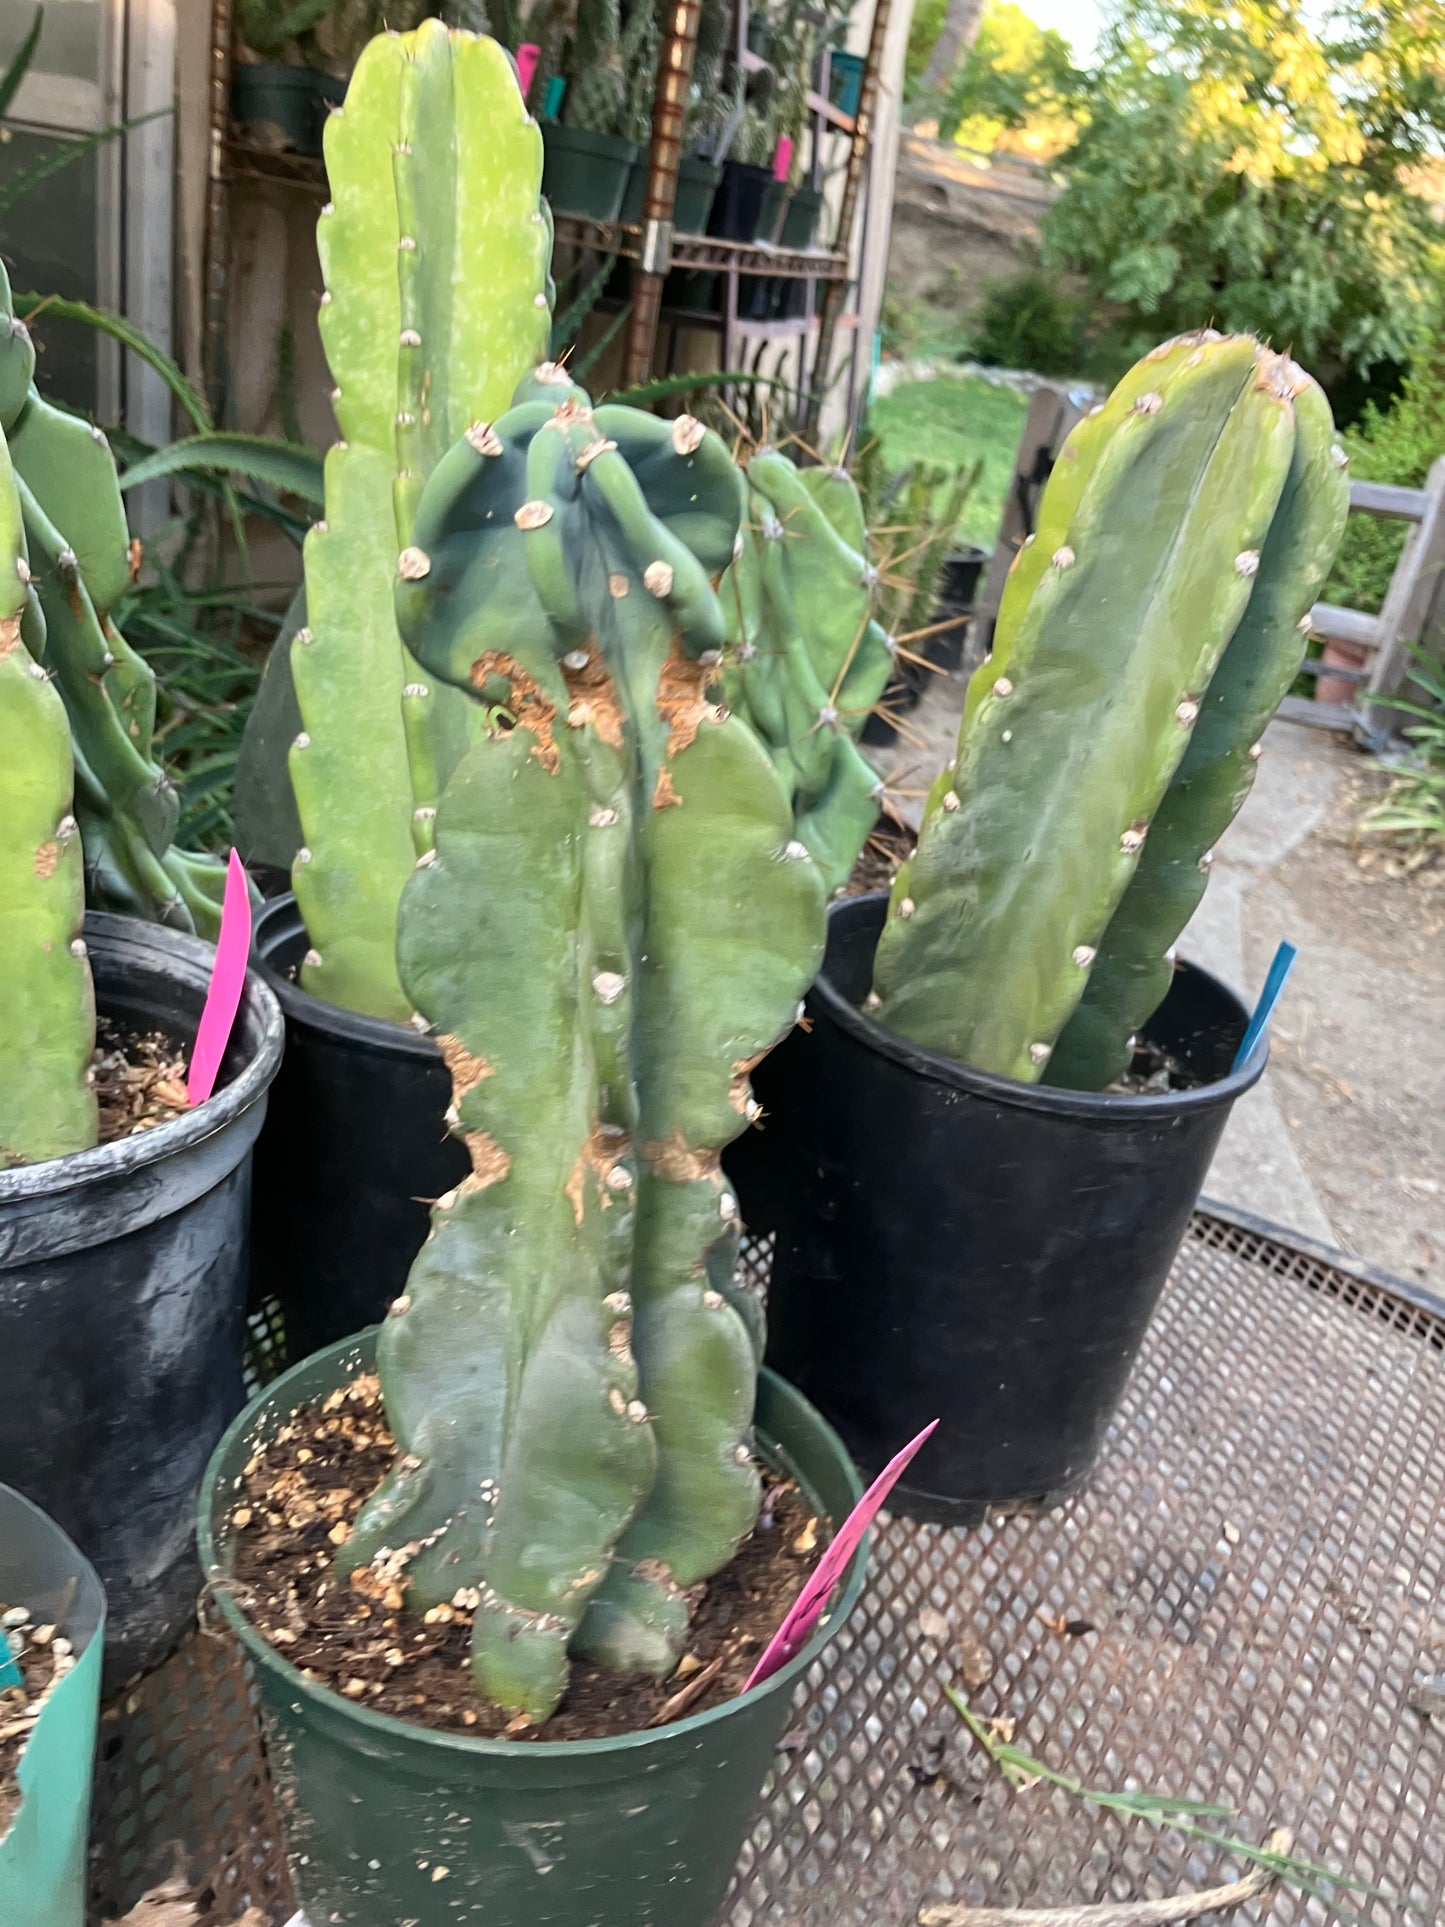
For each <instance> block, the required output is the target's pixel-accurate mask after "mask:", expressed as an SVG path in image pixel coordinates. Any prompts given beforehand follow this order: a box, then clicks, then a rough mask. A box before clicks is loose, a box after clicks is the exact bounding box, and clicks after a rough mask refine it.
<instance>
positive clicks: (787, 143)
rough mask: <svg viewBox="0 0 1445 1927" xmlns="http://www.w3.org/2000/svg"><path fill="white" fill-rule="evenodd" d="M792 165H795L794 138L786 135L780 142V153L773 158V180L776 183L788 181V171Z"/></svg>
mask: <svg viewBox="0 0 1445 1927" xmlns="http://www.w3.org/2000/svg"><path fill="white" fill-rule="evenodd" d="M792 165H793V142H792V137H791V136H790V135H788V134H784V135H783V136H782V138H781V139H780V140H779V142H778V151H777V153H776V154H774V156H773V179H774V180H775V181H785V180H787V178H788V169H789V168H790V167H791V166H792Z"/></svg>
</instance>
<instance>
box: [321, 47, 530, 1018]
mask: <svg viewBox="0 0 1445 1927" xmlns="http://www.w3.org/2000/svg"><path fill="white" fill-rule="evenodd" d="M326 165H327V172H328V175H329V178H330V182H331V194H332V199H331V202H330V204H329V206H328V207H327V208H326V209H325V210H323V212H322V215H321V220H320V223H319V226H318V230H317V236H318V242H319V245H320V251H321V265H322V272H323V275H324V277H325V282H326V291H325V293H324V295H323V296H322V308H321V332H322V339H323V342H324V344H325V348H326V355H327V360H328V362H329V363H330V366H331V374H332V379H333V381H334V382H335V384H336V385H335V391H334V395H333V401H334V404H335V409H336V416H337V420H338V422H339V423H340V425H341V433H342V437H343V439H342V440H341V441H340V442H338V443H337V444H336V446H335V447H333V448H332V449H331V451H330V452H329V454H328V455H327V457H326V516H325V520H324V521H323V522H321V523H319V524H318V525H317V526H316V527H315V528H313V529H312V531H311V532H310V534H309V535H308V536H307V538H306V594H307V626H306V628H304V629H303V630H301V631H300V632H299V634H298V635H297V637H296V640H295V643H294V644H293V646H292V650H291V667H292V672H293V675H294V679H295V685H296V696H297V701H298V703H299V706H300V711H301V718H302V732H301V734H300V735H299V736H298V737H297V739H296V743H295V746H294V747H293V749H292V752H291V758H290V767H291V781H292V786H293V788H294V790H295V794H296V801H297V806H298V809H299V812H300V817H301V824H302V829H303V831H304V834H305V839H306V840H305V846H304V848H303V849H302V850H301V851H300V852H299V853H298V855H297V858H296V863H295V868H294V871H293V880H294V883H295V889H296V897H297V901H298V903H299V904H300V907H301V913H302V916H303V918H304V919H305V923H306V929H307V933H308V935H309V938H310V942H311V949H310V952H309V954H308V956H307V958H306V961H305V963H304V964H303V966H302V973H301V981H302V984H303V986H304V987H305V988H306V989H307V990H310V991H313V992H314V993H315V994H316V995H317V996H320V997H325V998H327V999H328V1000H329V1001H330V1002H332V1003H337V1004H343V1005H345V1006H347V1007H348V1008H350V1009H352V1010H358V1011H362V1012H365V1013H367V1014H368V1015H371V1016H376V1017H389V1018H393V1019H398V1020H401V1019H405V1018H407V1017H408V1016H409V1015H410V1014H411V1008H412V1006H411V1003H410V1000H409V999H408V998H407V997H406V996H405V995H404V993H403V991H402V988H401V985H400V983H399V981H398V979H397V974H396V961H395V949H396V907H397V902H398V900H399V898H400V896H401V889H402V885H403V883H404V882H405V881H406V878H407V876H408V874H409V873H410V870H411V867H412V865H413V863H414V862H415V860H416V857H417V855H418V853H419V852H420V851H424V850H426V849H427V848H429V847H430V843H431V835H432V820H433V818H434V816H435V812H436V803H437V797H438V794H439V791H440V786H441V784H442V783H443V782H444V781H445V779H446V776H447V774H448V773H449V772H450V770H451V769H452V768H453V767H454V765H455V763H456V761H457V759H458V757H459V756H460V754H461V752H462V750H463V748H464V747H465V743H466V739H467V732H468V730H469V728H471V727H472V724H471V722H470V718H469V705H468V704H467V703H466V702H465V700H464V699H462V698H461V697H458V696H456V695H455V694H453V693H452V692H450V691H446V690H438V691H433V690H432V689H431V687H430V684H429V683H428V682H427V680H426V678H425V676H424V675H423V674H422V672H421V671H420V670H419V669H418V668H417V665H416V663H415V662H414V661H412V660H411V658H410V657H409V656H408V655H407V653H406V651H405V649H404V648H403V646H402V642H401V638H400V636H399V635H398V633H397V627H396V617H395V613H394V610H393V607H392V585H393V581H394V578H395V568H396V557H397V555H398V554H399V553H400V551H401V550H402V549H404V548H405V547H406V546H407V544H408V542H409V541H410V534H411V521H412V517H413V516H414V514H415V512H416V505H417V502H418V500H419V498H420V494H421V490H422V487H423V485H424V484H425V482H426V478H427V476H428V475H429V474H430V473H431V470H432V469H433V467H434V466H435V465H436V463H437V461H438V460H439V459H440V457H441V455H442V454H443V452H444V451H445V450H446V449H448V448H450V447H451V445H452V443H453V442H454V441H456V439H457V437H458V436H459V435H460V434H461V433H462V432H463V430H464V429H465V428H466V427H467V425H468V424H469V423H470V422H473V421H477V420H483V421H485V420H489V419H490V418H491V417H492V416H494V415H496V414H499V413H500V412H501V411H502V409H504V408H505V407H506V405H507V401H508V399H509V397H510V395H511V393H512V390H513V389H514V388H515V386H516V384H517V382H518V380H519V379H520V378H521V376H522V375H523V373H524V372H525V371H526V370H527V369H528V368H530V367H532V366H533V365H534V364H535V363H536V361H537V359H538V357H539V356H540V355H541V354H542V353H543V352H544V351H545V347H546V341H547V332H548V325H549V304H548V297H547V286H548V280H547V276H548V267H549V262H550V256H551V233H550V229H549V225H548V222H547V218H546V215H545V214H544V212H543V210H542V206H541V201H540V192H541V178H542V144H541V135H540V133H539V131H538V129H537V127H536V126H535V124H534V123H533V122H532V121H531V120H530V119H529V118H528V115H527V111H526V109H525V107H524V106H523V104H522V98H521V95H520V94H519V93H518V91H517V82H516V76H515V74H514V72H513V69H512V66H511V63H510V61H509V60H508V58H507V56H506V54H505V53H504V52H503V51H502V49H501V48H500V47H499V46H497V44H496V43H495V42H494V41H491V40H487V39H483V38H478V37H475V36H473V35H470V34H464V33H454V32H453V33H449V32H448V31H447V29H446V28H445V27H443V26H441V25H440V24H439V23H438V22H437V21H434V20H432V21H427V22H425V23H424V24H423V25H422V26H420V27H418V28H417V30H416V31H415V32H414V33H410V34H386V35H383V36H381V37H380V38H379V39H377V40H374V41H372V43H371V44H370V46H368V47H367V49H366V51H365V52H364V53H363V55H362V57H361V59H360V60H359V61H358V63H357V66H356V70H355V72H354V73H353V75H352V77H351V83H350V86H349V88H348V90H347V96H346V104H345V106H344V107H343V108H342V109H341V111H340V112H339V113H335V114H333V115H332V116H331V118H330V120H329V121H328V123H327V127H326Z"/></svg>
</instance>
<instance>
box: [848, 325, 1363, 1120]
mask: <svg viewBox="0 0 1445 1927" xmlns="http://www.w3.org/2000/svg"><path fill="white" fill-rule="evenodd" d="M1348 503H1349V491H1348V486H1347V483H1346V480H1345V475H1344V456H1343V454H1342V452H1341V451H1340V449H1339V448H1338V446H1337V445H1336V443H1335V440H1334V429H1333V424H1332V422H1331V419H1330V412H1329V408H1328V405H1327V403H1326V402H1325V399H1324V397H1323V395H1322V394H1321V393H1320V390H1319V389H1318V388H1317V387H1316V385H1315V383H1314V382H1313V381H1311V380H1310V378H1309V376H1308V375H1306V374H1305V373H1304V372H1303V371H1302V370H1301V369H1300V368H1298V367H1296V366H1295V364H1294V363H1293V362H1292V361H1290V360H1288V359H1287V358H1286V357H1284V356H1282V355H1277V354H1273V353H1271V352H1270V351H1269V350H1268V349H1265V348H1263V347H1261V346H1260V344H1259V343H1258V342H1256V341H1254V340H1253V339H1251V338H1250V337H1247V336H1230V337H1221V336H1220V335H1218V334H1216V333H1214V331H1213V330H1205V331H1203V332H1201V333H1199V334H1195V335H1189V336H1184V337H1181V338H1180V339H1179V340H1177V341H1173V342H1166V343H1165V344H1164V345H1163V346H1162V347H1160V348H1156V349H1155V350H1154V351H1153V352H1152V353H1151V354H1150V355H1149V356H1147V357H1146V358H1145V360H1144V361H1143V362H1141V363H1139V364H1138V366H1136V367H1135V368H1134V369H1133V370H1132V371H1131V372H1130V374H1129V375H1128V376H1126V377H1125V379H1124V381H1123V382H1122V383H1121V384H1120V385H1119V387H1118V388H1117V389H1116V390H1115V391H1114V393H1113V394H1112V395H1111V396H1110V398H1109V400H1108V401H1107V402H1106V403H1105V404H1104V406H1103V407H1102V408H1101V409H1098V410H1096V411H1095V412H1094V414H1093V415H1091V416H1089V417H1088V418H1086V419H1085V420H1084V421H1083V422H1081V423H1080V424H1079V426H1078V427H1077V428H1076V429H1075V430H1074V432H1073V433H1072V434H1071V435H1070V437H1069V439H1068V441H1067V442H1066V443H1065V444H1064V447H1063V450H1062V452H1061V454H1060V457H1059V460H1058V463H1057V465H1056V467H1055V469H1054V473H1053V475H1052V477H1051V478H1050V481H1049V484H1048V486H1047V488H1046V490H1045V492H1044V497H1043V501H1042V503H1041V504H1040V508H1039V519H1038V531H1037V534H1036V536H1035V537H1034V538H1032V539H1031V543H1030V545H1029V546H1027V547H1026V548H1024V549H1023V550H1022V551H1021V552H1020V554H1019V556H1018V558H1017V560H1016V562H1015V564H1014V568H1013V570H1012V572H1011V575H1010V578H1009V582H1008V586H1007V589H1006V591H1005V595H1004V599H1003V604H1002V607H1001V609H1000V612H999V620H998V627H997V632H996V635H995V641H994V651H993V655H992V656H991V657H990V658H989V659H988V661H986V662H985V663H984V664H983V665H982V667H981V668H980V669H979V670H978V672H977V673H976V675H975V677H974V680H973V682H972V684H971V685H970V688H969V692H968V699H967V701H966V703H965V707H964V718H963V725H962V728H961V730H960V733H959V739H958V752H957V758H956V761H955V762H954V763H952V764H950V765H949V766H948V768H947V769H945V770H944V772H943V774H942V775H941V776H940V778H939V780H938V781H937V782H936V783H935V785H934V787H933V789H932V791H931V793H930V796H929V800H928V804H927V807H926V809H925V813H924V822H923V829H922V834H921V835H920V838H919V843H918V849H917V852H916V853H915V855H914V856H913V858H912V859H911V861H910V862H908V863H907V864H905V865H904V867H903V869H902V870H900V872H899V875H898V878H897V881H896V884H895V887H894V890H893V895H892V900H891V902H890V905H889V914H888V919H887V922H886V924H885V927H884V931H883V935H882V938H881V939H880V942H879V945H878V954H877V960H876V964H875V973H874V994H873V997H872V998H871V999H870V1000H869V1005H870V1008H871V1009H873V1010H875V1011H876V1012H877V1014H878V1016H879V1018H880V1021H882V1022H884V1023H886V1024H888V1025H889V1026H890V1027H891V1028H893V1029H895V1030H898V1031H901V1032H902V1033H903V1034H904V1035H906V1036H908V1037H911V1038H913V1039H914V1040H915V1041H917V1042H918V1043H921V1044H924V1045H926V1046H928V1047H929V1048H931V1049H933V1050H937V1051H940V1052H942V1053H944V1054H946V1055H947V1056H949V1057H952V1058H954V1059H955V1060H957V1061H958V1062H960V1063H964V1064H969V1065H972V1066H974V1067H975V1068H977V1069H980V1070H984V1071H992V1072H996V1073H999V1074H1002V1075H1005V1076H1009V1077H1013V1078H1017V1079H1021V1080H1023V1081H1025V1082H1037V1081H1038V1080H1039V1079H1040V1078H1047V1080H1048V1081H1049V1082H1050V1083H1058V1084H1066V1085H1069V1086H1071V1087H1074V1088H1080V1089H1100V1088H1102V1087H1104V1086H1105V1085H1107V1084H1109V1083H1110V1082H1112V1081H1113V1080H1114V1079H1115V1078H1117V1077H1118V1075H1119V1074H1120V1073H1121V1072H1122V1071H1123V1070H1125V1069H1127V1067H1128V1064H1129V1059H1130V1052H1131V1042H1132V1039H1133V1037H1134V1036H1135V1034H1136V1033H1137V1032H1138V1030H1139V1029H1140V1027H1141V1026H1142V1025H1143V1024H1144V1023H1145V1022H1146V1020H1147V1019H1148V1018H1149V1016H1150V1015H1151V1014H1152V1013H1153V1011H1154V1009H1155V1008H1156V1007H1157V1005H1158V1003H1159V1001H1160V999H1161V998H1162V997H1163V995H1164V992H1165V990H1166V989H1167V988H1168V984H1169V978H1170V973H1171V970H1172V967H1173V962H1172V947H1173V944H1174V941H1175V939H1176V938H1177V936H1178V935H1179V933H1180V931H1181V930H1182V929H1183V927H1184V924H1185V923H1186V922H1187V920H1188V918H1189V915H1190V913H1191V911H1192V910H1193V909H1194V907H1195V905H1196V904H1197V903H1198V901H1199V898H1200V896H1201V894H1202V892H1203V889H1204V885H1205V881H1206V875H1207V871H1208V867H1209V863H1210V860H1211V851H1212V848H1213V845H1214V842H1215V840H1216V839H1217V838H1218V836H1219V835H1220V834H1221V832H1222V831H1223V830H1224V829H1225V828H1227V826H1228V825H1229V823H1230V822H1231V821H1232V819H1233V817H1234V815H1235V813H1236V812H1237V810H1238V809H1239V807H1240V805H1241V803H1242V802H1243V800H1244V797H1245V795H1246V794H1247V792H1248V789H1249V786H1250V783H1251V781H1252V780H1253V774H1254V759H1255V757H1256V755H1257V753H1258V740H1259V737H1260V734H1261V733H1262V731H1263V729H1264V727H1265V724H1266V723H1267V722H1268V721H1269V718H1270V717H1271V716H1272V715H1273V714H1274V711H1275V709H1276V708H1277V707H1278V705H1279V702H1280V700H1281V699H1282V697H1283V696H1284V695H1285V693H1286V692H1287V691H1288V689H1289V686H1290V683H1291V682H1292V680H1293V679H1294V676H1295V675H1296V673H1297V671H1298V668H1299V664H1300V661H1301V658H1302V656H1303V653H1304V640H1305V639H1304V627H1305V623H1304V619H1305V617H1306V615H1307V612H1308V610H1309V608H1310V606H1311V604H1312V603H1313V601H1314V599H1315V597H1316V596H1317V595H1318V593H1319V590H1320V587H1321V586H1322V584H1323V582H1324V579H1325V576H1326V575H1327V574H1328V571H1329V567H1330V563H1331V561H1332V559H1333V556H1334V551H1335V548H1336V546H1337V544H1338V542H1339V538H1340V534H1341V531H1342V530H1343V527H1344V520H1345V515H1346V512H1347V509H1348Z"/></svg>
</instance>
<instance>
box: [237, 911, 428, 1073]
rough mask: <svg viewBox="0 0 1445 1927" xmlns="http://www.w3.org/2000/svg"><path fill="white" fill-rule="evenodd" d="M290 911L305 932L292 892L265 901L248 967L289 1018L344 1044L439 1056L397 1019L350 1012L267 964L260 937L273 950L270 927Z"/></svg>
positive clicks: (276, 939)
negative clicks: (343, 1041)
mask: <svg viewBox="0 0 1445 1927" xmlns="http://www.w3.org/2000/svg"><path fill="white" fill-rule="evenodd" d="M288 911H290V912H293V913H294V914H295V916H296V920H297V923H298V925H299V927H300V930H301V934H302V935H303V936H304V935H305V934H306V922H305V919H304V918H303V917H302V915H301V910H300V906H299V905H298V904H297V902H296V893H295V891H294V890H286V891H283V892H282V894H281V895H280V896H278V897H271V898H270V899H269V900H268V902H267V903H266V906H265V908H264V909H263V910H262V911H261V914H260V915H259V916H258V917H257V919H256V926H255V929H254V931H253V932H252V935H251V969H252V970H253V971H254V972H256V973H257V974H258V975H259V976H261V977H263V978H264V979H265V981H266V983H267V985H268V987H269V988H270V990H271V992H272V994H273V995H274V996H275V998H276V1000H277V1002H278V1003H279V1004H280V1006H281V1008H282V1010H283V1011H284V1012H285V1014H286V1016H287V1018H288V1020H290V1021H292V1022H295V1023H298V1024H305V1025H306V1027H307V1028H308V1029H310V1030H316V1031H321V1032H322V1033H323V1034H324V1035H327V1036H330V1037H338V1038H342V1039H344V1040H345V1041H346V1042H347V1043H348V1044H359V1045H361V1046H362V1047H363V1048H364V1049H367V1050H373V1051H377V1052H380V1053H381V1054H382V1055H384V1056H389V1057H416V1058H422V1059H424V1060H426V1061H427V1062H428V1063H431V1062H434V1061H436V1060H437V1059H438V1058H439V1055H440V1053H439V1052H438V1050H437V1047H436V1045H435V1043H434V1042H433V1041H432V1039H431V1037H430V1036H427V1035H425V1034H424V1033H423V1032H421V1031H418V1030H413V1028H412V1027H411V1025H410V1024H402V1023H396V1022H394V1021H393V1020H392V1019H391V1018H390V1017H368V1016H366V1015H365V1014H364V1013H363V1012H361V1011H359V1010H348V1009H347V1008H346V1006H345V1004H333V1003H332V1002H331V1001H330V1000H329V998H326V997H318V996H316V995H315V994H314V992H312V991H309V990H303V989H302V988H301V986H300V984H298V983H295V982H293V980H292V979H291V978H290V977H288V976H286V975H285V974H284V973H283V972H281V971H279V970H277V969H276V967H275V965H274V964H273V963H272V962H271V957H270V953H269V952H268V951H266V950H265V949H263V948H262V943H263V939H268V938H269V939H270V940H271V942H272V943H273V944H274V945H275V947H276V948H279V947H280V941H281V940H280V938H279V937H278V936H277V935H276V933H275V932H274V931H273V930H271V929H268V925H270V924H279V923H280V922H281V920H282V917H283V915H284V914H285V913H286V912H288ZM289 934H290V933H289V932H288V935H289Z"/></svg>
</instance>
